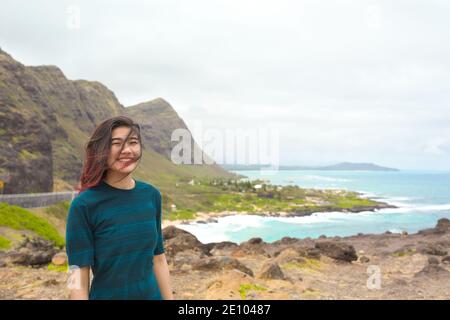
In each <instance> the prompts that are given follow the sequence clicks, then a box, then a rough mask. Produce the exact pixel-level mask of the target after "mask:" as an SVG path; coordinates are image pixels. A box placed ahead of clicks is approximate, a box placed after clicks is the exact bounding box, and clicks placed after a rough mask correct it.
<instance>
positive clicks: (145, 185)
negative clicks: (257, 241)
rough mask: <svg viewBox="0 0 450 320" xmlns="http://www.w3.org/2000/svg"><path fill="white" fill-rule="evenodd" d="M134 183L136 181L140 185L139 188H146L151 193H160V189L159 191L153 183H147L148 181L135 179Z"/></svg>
mask: <svg viewBox="0 0 450 320" xmlns="http://www.w3.org/2000/svg"><path fill="white" fill-rule="evenodd" d="M136 183H137V184H138V185H140V186H141V188H143V189H145V190H148V191H150V192H152V193H156V194H158V195H160V194H161V193H160V191H159V189H158V188H157V187H155V186H154V185H153V184H151V183H148V182H145V181H142V180H136Z"/></svg>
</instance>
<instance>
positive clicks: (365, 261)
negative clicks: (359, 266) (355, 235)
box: [359, 256, 370, 263]
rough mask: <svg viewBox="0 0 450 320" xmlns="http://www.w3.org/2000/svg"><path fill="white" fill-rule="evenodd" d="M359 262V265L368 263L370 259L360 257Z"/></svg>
mask: <svg viewBox="0 0 450 320" xmlns="http://www.w3.org/2000/svg"><path fill="white" fill-rule="evenodd" d="M359 261H360V262H361V263H367V262H369V261H370V259H369V258H367V257H366V256H361V257H360V258H359Z"/></svg>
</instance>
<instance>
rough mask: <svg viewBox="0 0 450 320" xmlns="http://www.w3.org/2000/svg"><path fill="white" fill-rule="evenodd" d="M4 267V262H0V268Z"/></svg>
mask: <svg viewBox="0 0 450 320" xmlns="http://www.w3.org/2000/svg"><path fill="white" fill-rule="evenodd" d="M4 267H6V262H5V261H3V260H0V268H4Z"/></svg>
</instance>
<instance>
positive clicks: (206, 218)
mask: <svg viewBox="0 0 450 320" xmlns="http://www.w3.org/2000/svg"><path fill="white" fill-rule="evenodd" d="M389 208H390V209H396V208H398V207H397V206H395V205H391V204H388V203H385V202H378V204H377V205H374V206H364V207H356V208H348V209H347V208H329V209H326V208H324V209H323V210H320V208H318V209H315V210H314V209H309V210H303V211H296V212H286V211H279V212H251V211H250V212H249V211H232V210H230V211H229V210H226V211H220V212H197V213H196V217H195V218H194V219H189V220H186V219H180V220H167V219H166V220H163V221H162V224H161V228H163V229H164V228H166V227H168V226H177V225H180V224H192V223H217V218H222V217H227V216H235V215H257V216H263V217H285V218H289V217H305V216H310V215H312V214H313V213H321V212H347V213H349V214H351V213H358V212H363V211H376V210H380V209H389Z"/></svg>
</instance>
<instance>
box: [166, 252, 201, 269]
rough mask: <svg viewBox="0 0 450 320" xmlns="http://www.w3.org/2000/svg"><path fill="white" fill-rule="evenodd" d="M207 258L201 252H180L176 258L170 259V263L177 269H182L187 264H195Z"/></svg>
mask: <svg viewBox="0 0 450 320" xmlns="http://www.w3.org/2000/svg"><path fill="white" fill-rule="evenodd" d="M206 257H207V256H206V255H205V254H204V253H203V252H201V251H197V250H195V249H189V250H185V251H180V252H178V253H177V254H176V255H175V256H174V257H170V259H168V262H169V261H170V263H172V264H173V265H174V266H175V267H182V266H183V265H185V264H187V265H192V264H195V263H197V262H198V261H200V260H202V259H204V258H206Z"/></svg>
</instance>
